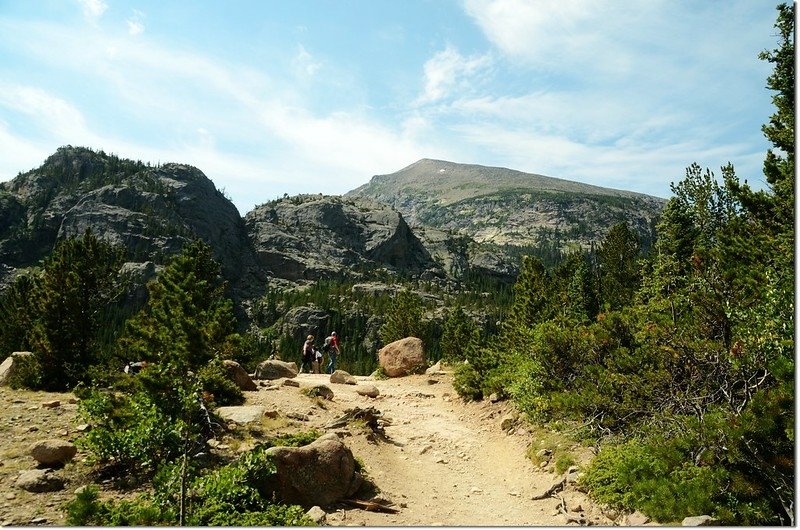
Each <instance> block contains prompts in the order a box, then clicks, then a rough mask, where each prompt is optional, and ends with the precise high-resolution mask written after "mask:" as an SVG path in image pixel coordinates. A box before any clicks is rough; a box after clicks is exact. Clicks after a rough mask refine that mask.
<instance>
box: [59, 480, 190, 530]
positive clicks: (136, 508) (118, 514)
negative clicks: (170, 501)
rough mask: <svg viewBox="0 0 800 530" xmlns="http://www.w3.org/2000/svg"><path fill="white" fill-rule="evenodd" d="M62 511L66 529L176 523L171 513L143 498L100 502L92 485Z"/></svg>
mask: <svg viewBox="0 0 800 530" xmlns="http://www.w3.org/2000/svg"><path fill="white" fill-rule="evenodd" d="M66 509H67V524H68V525H70V526H164V525H169V524H172V523H174V521H175V520H176V517H175V513H174V511H172V510H171V509H169V508H167V509H163V508H162V507H160V506H158V505H157V504H155V503H153V502H152V501H151V500H150V499H149V498H148V497H147V496H145V495H142V496H140V497H139V498H138V499H137V500H135V501H127V500H123V501H118V502H113V501H106V502H101V501H100V500H99V498H98V490H97V486H94V485H91V486H87V487H86V488H84V489H83V490H82V491H80V492H79V493H78V494H77V495H76V497H75V499H74V500H72V501H70V502H69V503H68V504H67V507H66Z"/></svg>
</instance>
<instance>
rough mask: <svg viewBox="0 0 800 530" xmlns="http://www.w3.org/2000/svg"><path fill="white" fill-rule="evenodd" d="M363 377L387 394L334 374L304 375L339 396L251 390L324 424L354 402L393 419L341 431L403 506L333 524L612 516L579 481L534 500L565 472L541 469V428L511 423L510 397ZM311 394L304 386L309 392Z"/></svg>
mask: <svg viewBox="0 0 800 530" xmlns="http://www.w3.org/2000/svg"><path fill="white" fill-rule="evenodd" d="M357 380H358V381H359V384H369V385H373V386H375V387H377V388H378V389H379V390H380V395H379V396H378V397H377V398H374V399H373V398H368V397H364V396H360V395H358V394H357V393H356V392H355V387H354V386H352V385H342V384H331V383H330V382H329V376H326V375H314V374H300V375H299V376H298V377H297V378H296V381H298V382H299V383H300V384H301V387H306V386H313V385H315V384H326V385H327V386H328V387H330V388H331V389H332V390H333V391H334V394H335V395H334V399H333V401H330V402H324V403H323V404H324V406H325V407H326V409H322V408H320V407H319V406H317V405H316V404H315V402H313V401H311V400H309V398H305V399H306V400H308V402H307V403H302V402H301V403H300V409H299V410H298V409H297V406H298V403H297V401H296V395H297V394H300V392H298V390H297V389H296V388H290V387H284V388H280V389H277V390H271V391H264V390H262V391H259V392H258V393H255V394H250V395H249V397H248V404H263V405H265V406H267V408H274V409H275V410H279V411H282V412H284V413H286V412H288V411H290V410H292V409H294V411H295V412H299V413H301V414H306V415H307V417H308V421H307V422H303V423H305V424H307V426H308V427H311V426H313V427H320V426H322V425H324V424H325V423H327V422H329V421H330V420H332V419H334V418H336V417H337V416H339V415H341V413H343V412H344V411H345V410H347V409H350V408H353V407H360V408H366V407H370V406H372V407H374V408H376V409H378V410H379V411H381V412H382V413H383V414H384V416H385V417H387V418H389V419H390V420H391V424H390V425H387V426H386V427H385V432H386V439H384V440H381V439H376V440H374V441H370V440H369V438H370V437H369V436H367V433H366V431H364V430H361V431H359V430H358V429H352V428H350V429H346V430H341V429H340V430H339V433H340V435H341V436H343V438H344V441H345V443H346V444H347V445H348V446H349V447H350V448H351V450H352V451H353V453H354V454H355V455H356V457H358V458H360V459H361V460H362V461H363V462H364V464H365V467H366V469H367V473H368V475H369V477H370V478H371V479H372V480H373V481H374V482H375V484H376V485H377V486H378V488H379V489H380V496H381V497H384V498H386V499H388V500H390V501H392V502H394V503H395V507H397V508H399V513H396V514H386V513H379V512H368V511H364V510H359V509H346V510H345V509H343V510H338V511H337V512H335V513H329V514H328V517H327V523H328V524H331V525H367V526H438V525H445V526H490V525H502V526H521V525H526V526H527V525H537V526H539V525H545V526H560V525H564V524H567V522H568V520H567V518H565V517H564V515H563V514H562V513H560V512H561V510H560V509H559V507H560V506H561V505H562V499H563V502H564V503H565V504H566V506H567V507H568V509H569V510H570V511H576V512H577V513H578V514H582V515H583V517H584V519H585V520H586V521H590V522H592V524H611V521H610V520H608V519H606V518H605V517H604V516H603V515H602V513H601V512H600V510H599V508H597V507H594V506H593V505H592V503H591V502H590V501H589V499H588V498H587V497H586V496H585V495H584V494H582V493H580V492H578V491H574V489H572V488H569V489H568V491H566V492H563V493H561V498H558V497H548V498H545V499H542V500H532V497H534V496H536V495H538V494H541V493H542V492H544V491H545V490H547V489H548V488H549V487H550V486H552V485H553V483H555V482H556V481H557V480H558V479H559V477H557V476H556V475H554V474H553V473H552V472H550V471H547V470H540V469H537V468H535V467H534V465H533V464H532V463H531V461H530V460H529V459H528V458H526V457H525V450H526V448H527V446H528V444H530V443H531V442H532V441H533V442H534V443H535V440H533V439H532V435H531V434H529V433H528V431H527V430H525V429H524V428H523V427H522V426H520V427H518V428H517V429H515V431H514V433H513V434H507V433H506V432H504V431H503V430H501V427H500V426H501V422H502V420H503V419H504V417H506V416H508V415H509V412H510V409H509V407H508V404H502V403H501V404H492V403H488V402H484V403H464V402H463V401H462V400H461V399H460V398H458V396H457V395H456V393H455V392H454V391H453V388H452V376H451V375H450V374H445V373H440V374H439V375H438V376H435V377H433V376H425V375H416V376H410V377H403V378H395V379H384V380H374V379H372V378H369V377H357ZM301 395H302V394H301Z"/></svg>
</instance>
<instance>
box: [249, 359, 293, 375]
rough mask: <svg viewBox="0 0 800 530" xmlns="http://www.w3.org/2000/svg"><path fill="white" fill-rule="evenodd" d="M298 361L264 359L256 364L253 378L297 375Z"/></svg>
mask: <svg viewBox="0 0 800 530" xmlns="http://www.w3.org/2000/svg"><path fill="white" fill-rule="evenodd" d="M297 372H298V369H297V363H293V362H292V363H288V362H285V361H279V360H277V359H269V360H266V361H262V362H260V363H259V364H258V366H256V371H255V373H254V374H253V379H280V378H282V377H289V378H292V377H297Z"/></svg>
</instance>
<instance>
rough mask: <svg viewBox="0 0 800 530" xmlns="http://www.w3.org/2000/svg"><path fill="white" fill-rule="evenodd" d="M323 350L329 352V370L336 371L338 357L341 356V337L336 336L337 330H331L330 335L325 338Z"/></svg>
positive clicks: (329, 371)
mask: <svg viewBox="0 0 800 530" xmlns="http://www.w3.org/2000/svg"><path fill="white" fill-rule="evenodd" d="M322 351H324V352H326V353H327V354H328V358H329V360H328V368H327V372H328V373H329V374H332V373H333V372H335V371H336V357H338V356H339V338H338V337H337V336H336V332H335V331H333V332H331V334H330V336H329V337H326V338H325V342H324V343H323V345H322Z"/></svg>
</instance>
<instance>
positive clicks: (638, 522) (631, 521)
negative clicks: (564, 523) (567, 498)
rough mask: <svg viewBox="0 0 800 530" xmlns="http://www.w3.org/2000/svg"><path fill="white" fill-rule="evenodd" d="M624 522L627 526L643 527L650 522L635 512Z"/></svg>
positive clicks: (640, 513)
mask: <svg viewBox="0 0 800 530" xmlns="http://www.w3.org/2000/svg"><path fill="white" fill-rule="evenodd" d="M575 511H578V510H575ZM626 522H627V525H628V526H644V525H646V524H647V523H649V522H650V518H649V517H647V516H646V515H645V514H643V513H642V512H639V511H635V512H633V513H632V514H629V515H628V517H627V518H626Z"/></svg>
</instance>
